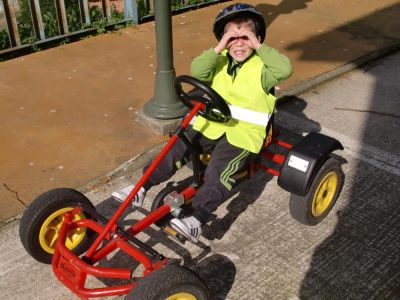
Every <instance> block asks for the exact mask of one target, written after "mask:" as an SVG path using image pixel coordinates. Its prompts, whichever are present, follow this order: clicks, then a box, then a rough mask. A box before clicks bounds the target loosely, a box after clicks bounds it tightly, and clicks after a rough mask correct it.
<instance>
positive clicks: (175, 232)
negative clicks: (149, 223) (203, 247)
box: [162, 225, 186, 244]
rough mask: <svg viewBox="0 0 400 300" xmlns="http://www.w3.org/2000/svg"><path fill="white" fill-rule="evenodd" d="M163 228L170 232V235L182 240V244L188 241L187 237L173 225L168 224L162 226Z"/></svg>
mask: <svg viewBox="0 0 400 300" xmlns="http://www.w3.org/2000/svg"><path fill="white" fill-rule="evenodd" d="M162 230H163V231H164V232H166V233H167V234H169V235H170V236H172V237H174V238H176V239H177V240H178V241H179V242H181V243H182V244H184V243H185V242H186V237H185V236H184V235H182V234H180V233H179V232H177V231H176V230H175V229H173V228H172V227H171V226H169V225H166V226H164V227H163V228H162Z"/></svg>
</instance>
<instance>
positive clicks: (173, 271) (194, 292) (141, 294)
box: [125, 265, 209, 300]
mask: <svg viewBox="0 0 400 300" xmlns="http://www.w3.org/2000/svg"><path fill="white" fill-rule="evenodd" d="M185 296H186V297H185ZM168 297H171V299H175V300H180V299H181V300H183V299H192V298H193V297H194V299H196V300H207V299H209V292H208V289H207V286H206V285H205V283H204V282H203V280H202V279H201V278H200V277H199V276H197V275H196V273H194V272H193V271H191V270H190V269H188V268H186V267H182V266H178V265H167V266H165V267H163V268H161V269H159V270H157V271H154V272H152V273H150V275H148V276H146V277H144V278H143V279H141V280H139V281H138V285H137V286H135V287H134V288H133V289H132V290H131V291H130V293H129V294H128V295H127V296H126V297H125V299H127V300H139V299H140V300H164V299H167V298H168Z"/></svg>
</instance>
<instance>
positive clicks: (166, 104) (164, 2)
mask: <svg viewBox="0 0 400 300" xmlns="http://www.w3.org/2000/svg"><path fill="white" fill-rule="evenodd" d="M153 3H154V16H155V26H156V51H157V71H156V79H155V87H154V97H153V98H152V99H150V100H149V101H148V102H146V103H145V105H144V107H143V112H144V113H145V114H146V115H147V116H149V117H153V118H156V119H175V118H179V117H181V116H183V115H184V114H185V112H186V111H187V108H186V107H185V106H184V105H183V103H182V102H180V101H179V100H178V97H177V96H176V93H175V87H174V81H175V77H176V75H175V70H174V66H173V52H172V18H171V0H154V2H153Z"/></svg>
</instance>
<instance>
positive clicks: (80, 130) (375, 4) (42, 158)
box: [0, 0, 400, 222]
mask: <svg viewBox="0 0 400 300" xmlns="http://www.w3.org/2000/svg"><path fill="white" fill-rule="evenodd" d="M248 2H249V3H252V4H254V5H256V6H257V8H258V9H260V10H261V11H262V12H263V13H264V15H265V19H266V22H267V24H268V29H267V30H268V32H267V38H266V42H267V43H268V44H270V45H271V46H274V47H276V48H277V49H279V50H280V51H282V52H283V53H285V54H286V55H287V56H288V57H289V58H290V60H291V61H292V64H293V66H294V74H293V76H292V77H291V78H290V79H289V80H287V81H286V82H284V83H283V84H282V85H281V86H280V87H281V92H282V93H285V92H287V93H298V92H299V91H302V90H304V89H307V88H310V86H312V85H314V84H316V83H319V82H320V81H321V80H325V79H327V78H329V77H331V76H334V75H337V74H339V73H340V72H342V71H343V70H348V69H351V68H354V67H355V66H356V65H357V63H360V62H365V60H368V59H370V57H371V56H370V55H371V53H373V55H376V56H379V55H381V54H382V51H383V52H385V51H386V52H387V51H392V50H393V49H395V48H397V47H398V45H399V40H400V32H399V31H398V28H400V20H399V18H398V16H399V15H400V4H399V2H398V1H395V0H379V1H378V0H374V1H364V0H354V1H351V2H342V1H336V0H327V1H285V0H282V1H268V2H267V1H255V0H250V1H248ZM227 4H228V3H224V4H219V5H214V6H210V7H207V8H204V9H201V10H197V11H191V12H186V13H184V14H180V15H176V16H174V17H173V35H174V63H175V69H176V73H177V74H187V73H188V72H189V65H190V61H191V60H192V58H193V57H194V56H196V55H198V54H199V53H200V52H201V51H202V50H203V49H206V48H208V47H210V46H212V45H214V44H215V40H214V37H213V35H212V33H211V27H212V20H213V19H214V17H215V15H216V14H217V12H218V10H220V9H221V8H222V7H223V6H225V5H227ZM385 49H386V50H385ZM388 49H389V50H388ZM360 59H361V60H360ZM349 62H356V65H354V64H348V63H349ZM155 68H156V56H155V38H154V23H153V22H150V23H146V24H142V25H139V26H133V27H130V28H126V29H122V30H119V31H118V32H115V33H109V34H104V35H99V36H96V37H91V38H87V39H84V40H82V41H79V42H76V43H73V44H69V45H63V46H60V47H57V48H54V49H50V50H46V51H39V52H37V53H34V54H31V55H27V56H24V57H20V58H16V59H13V60H10V61H5V62H1V63H0V103H1V110H0V118H1V120H2V131H1V133H0V141H1V143H0V158H1V163H0V178H1V186H0V205H1V207H2V209H1V211H0V221H1V222H4V221H7V220H8V221H10V220H12V219H14V218H15V217H16V216H18V215H19V214H20V213H21V212H22V211H23V210H24V208H25V206H26V205H28V204H29V203H30V202H31V201H32V200H33V199H34V198H35V197H36V196H37V195H38V194H40V193H42V192H43V191H45V190H48V189H51V188H54V187H60V186H68V187H76V188H78V187H79V188H80V189H81V190H83V191H90V190H91V189H92V188H93V187H96V186H98V185H99V184H102V183H105V182H107V181H110V180H111V179H113V178H115V177H116V176H118V175H117V174H120V173H119V172H118V171H121V170H123V169H124V168H126V167H129V166H132V164H133V163H134V162H136V160H135V159H133V158H137V157H142V156H143V153H146V151H148V150H149V149H153V148H154V146H155V145H158V144H159V143H161V142H163V141H165V139H166V137H164V136H158V135H156V134H154V133H153V132H152V131H151V130H149V129H148V128H146V127H145V126H143V124H141V123H139V122H136V121H135V118H136V112H137V111H139V110H140V109H141V108H142V107H143V105H144V103H145V102H146V101H148V100H149V99H150V98H151V97H152V95H153V89H154V87H153V83H154V71H155ZM346 68H347V69H346ZM321 74H322V76H321ZM133 169H134V168H133Z"/></svg>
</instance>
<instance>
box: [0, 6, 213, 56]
mask: <svg viewBox="0 0 400 300" xmlns="http://www.w3.org/2000/svg"><path fill="white" fill-rule="evenodd" d="M133 1H136V2H137V7H138V14H139V18H140V17H143V16H145V15H146V14H147V8H146V0H133ZM210 1H212V0H171V4H172V9H173V10H174V9H179V8H182V7H185V6H190V5H196V4H200V3H205V2H210ZM39 3H40V10H41V13H42V20H43V26H44V34H45V37H46V38H49V37H53V36H57V35H59V26H58V21H57V14H56V7H55V2H54V0H39ZM64 4H65V11H66V17H67V23H68V31H69V32H74V31H79V30H81V29H84V28H87V27H91V28H96V29H97V32H98V33H102V32H104V31H105V29H104V26H105V25H106V19H105V18H104V17H103V12H102V9H101V7H99V6H97V5H93V6H91V7H90V8H89V18H90V22H91V24H90V25H86V24H84V23H82V20H81V16H80V10H79V2H78V0H64ZM19 7H20V10H19V12H18V15H17V24H18V31H19V36H20V40H21V44H23V45H27V44H28V45H32V44H34V43H35V42H37V38H36V35H35V32H34V28H33V24H32V19H31V11H30V6H29V0H19ZM124 18H125V16H124V13H123V12H119V11H117V9H116V7H115V5H112V6H111V19H110V20H109V23H116V22H118V21H121V20H124ZM116 28H120V27H116ZM9 47H11V44H10V40H9V36H8V32H7V30H2V31H0V50H3V49H7V48H9Z"/></svg>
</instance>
